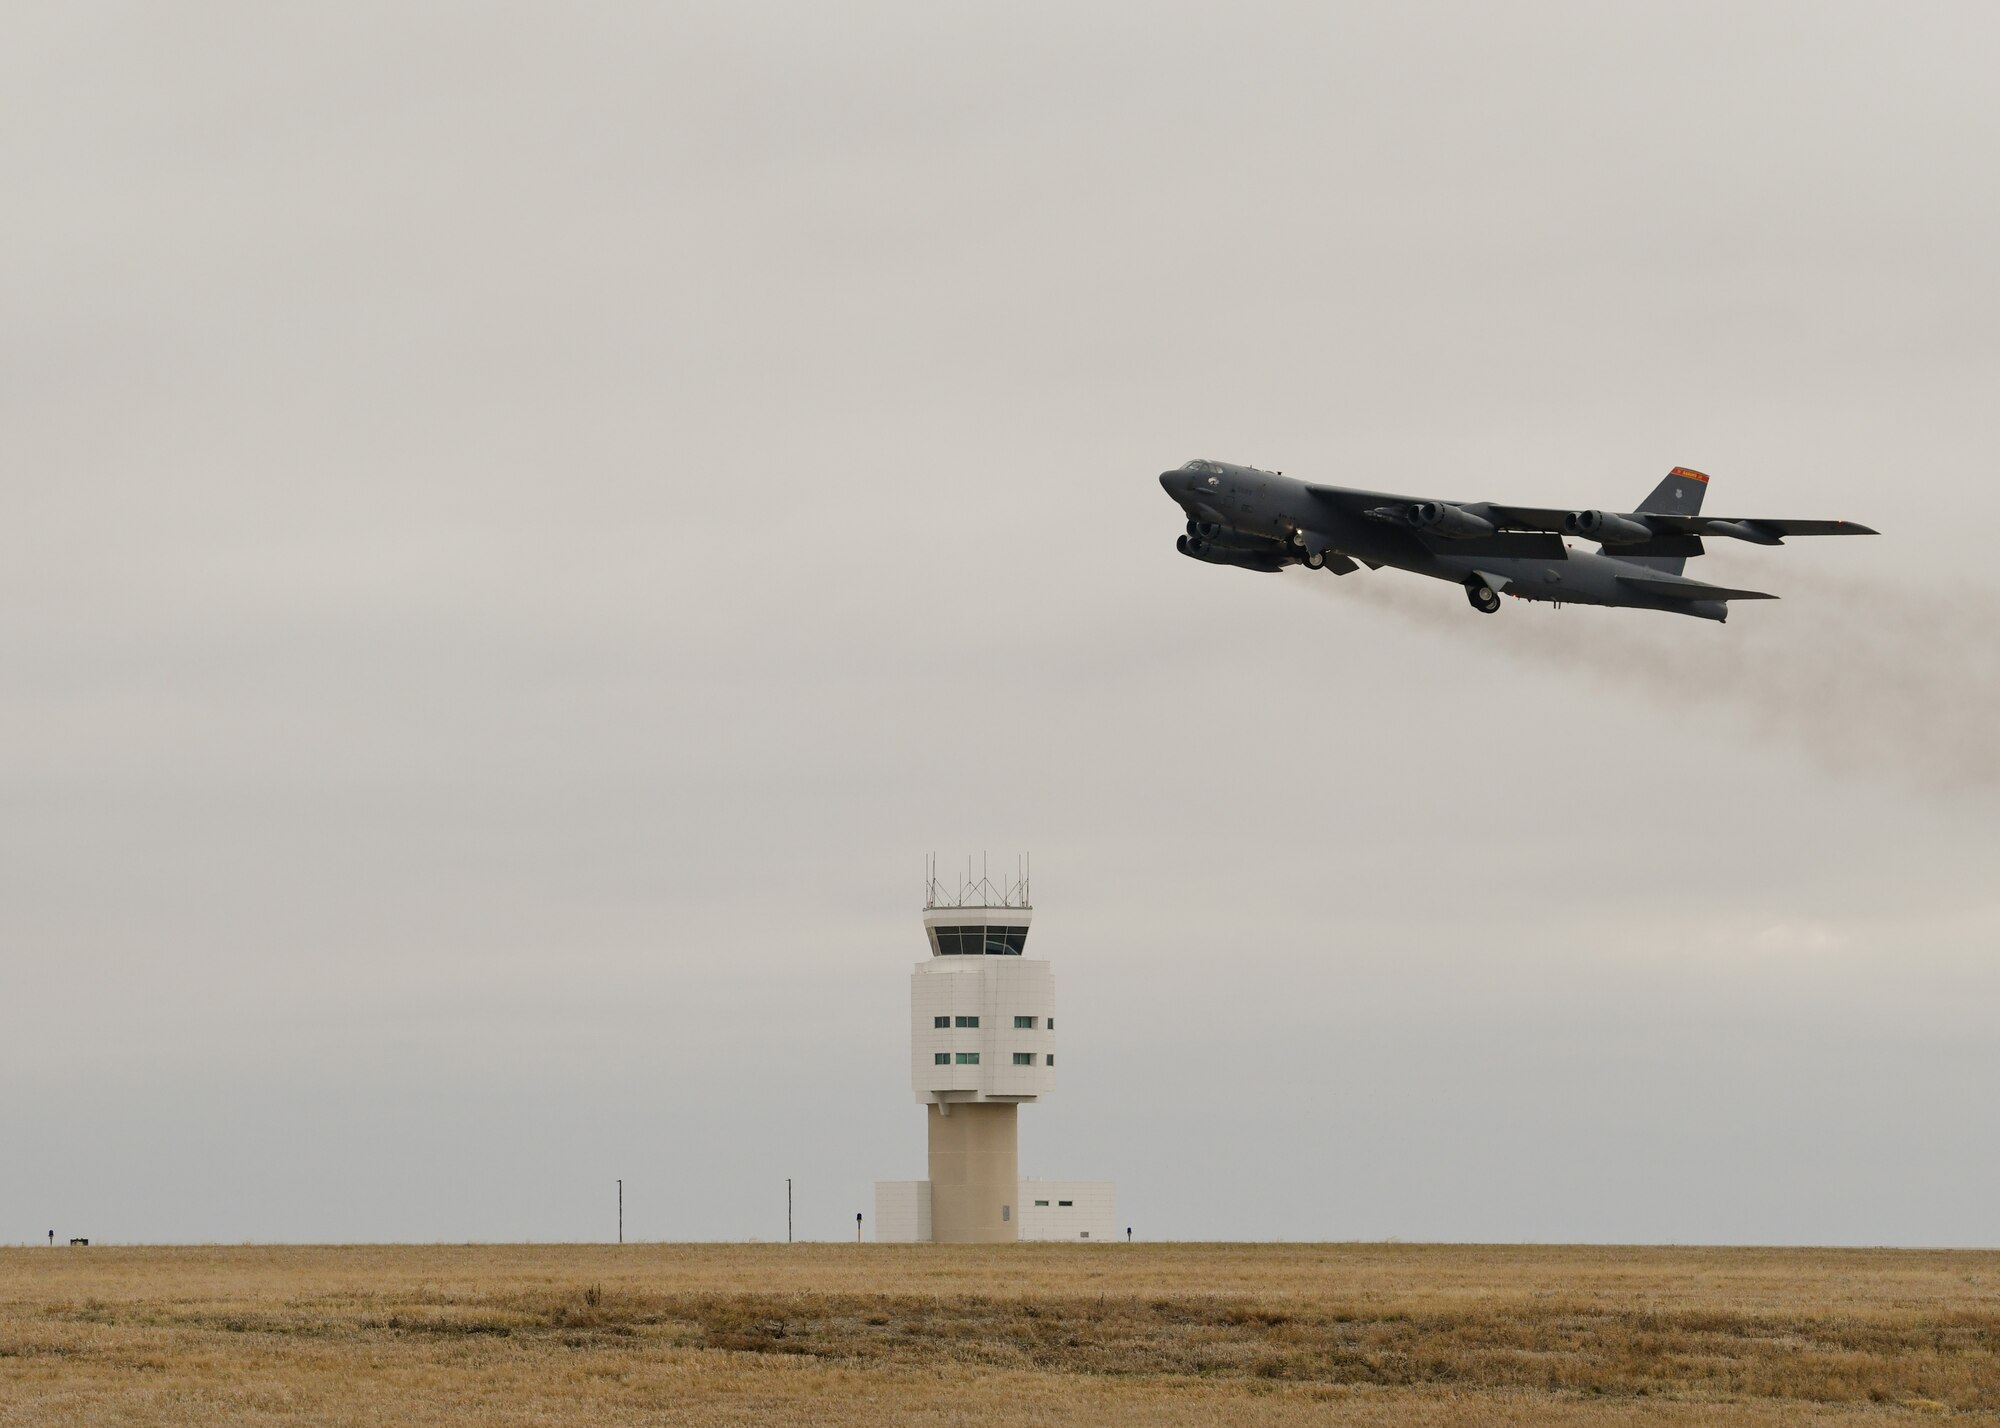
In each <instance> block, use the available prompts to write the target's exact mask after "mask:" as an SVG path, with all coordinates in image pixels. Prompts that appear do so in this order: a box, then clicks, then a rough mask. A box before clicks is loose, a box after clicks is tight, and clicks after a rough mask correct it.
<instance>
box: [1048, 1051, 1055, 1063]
mask: <svg viewBox="0 0 2000 1428" xmlns="http://www.w3.org/2000/svg"><path fill="white" fill-rule="evenodd" d="M1055 1064H1056V1054H1055V1052H1053V1051H1051V1052H1050V1053H1049V1065H1051V1066H1053V1065H1055Z"/></svg>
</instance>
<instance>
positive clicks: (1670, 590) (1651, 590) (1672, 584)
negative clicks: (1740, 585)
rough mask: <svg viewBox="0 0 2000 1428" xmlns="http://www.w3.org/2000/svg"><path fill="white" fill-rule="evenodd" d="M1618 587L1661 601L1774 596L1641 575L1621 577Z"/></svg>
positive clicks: (1699, 582)
mask: <svg viewBox="0 0 2000 1428" xmlns="http://www.w3.org/2000/svg"><path fill="white" fill-rule="evenodd" d="M1618 583H1619V584H1620V585H1627V586H1630V587H1631V588H1632V589H1634V590H1637V591H1638V592H1639V593H1640V594H1642V595H1655V596H1658V597H1659V598H1660V599H1662V600H1775V599H1777V598H1778V597H1777V596H1775V595H1767V594H1765V593H1764V592H1763V591H1762V590H1731V589H1729V588H1728V587H1727V586H1723V585H1704V584H1702V582H1701V581H1699V580H1654V579H1651V578H1649V577H1647V576H1643V575H1621V576H1619V577H1618Z"/></svg>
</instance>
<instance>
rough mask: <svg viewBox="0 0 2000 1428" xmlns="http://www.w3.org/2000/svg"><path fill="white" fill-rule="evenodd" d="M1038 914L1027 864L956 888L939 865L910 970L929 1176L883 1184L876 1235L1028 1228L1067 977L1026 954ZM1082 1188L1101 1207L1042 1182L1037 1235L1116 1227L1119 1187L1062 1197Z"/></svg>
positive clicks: (1079, 1234)
mask: <svg viewBox="0 0 2000 1428" xmlns="http://www.w3.org/2000/svg"><path fill="white" fill-rule="evenodd" d="M1033 920H1034V910H1033V908H1032V906H1031V904H1030V902H1029V895H1028V875H1027V870H1026V867H1025V865H1024V866H1023V867H1022V869H1021V871H1020V873H1019V875H1018V876H1017V877H1016V878H1015V879H1014V880H1013V881H1012V882H1005V881H1003V882H1001V883H999V884H995V883H994V882H992V881H991V880H990V879H988V878H986V877H984V876H981V877H980V878H979V879H978V880H977V881H974V880H973V879H971V878H970V877H969V876H968V878H967V879H966V881H965V882H964V883H963V884H962V885H961V886H960V889H959V891H958V892H957V893H956V894H948V893H946V892H945V891H944V889H943V887H942V886H941V885H940V884H939V882H938V880H937V876H936V870H935V868H933V869H932V873H931V876H930V878H929V880H928V886H927V889H926V896H925V899H924V935H925V938H926V940H927V941H928V942H929V944H930V948H929V950H930V956H929V957H927V958H926V959H925V960H924V961H922V962H919V963H918V964H917V965H916V967H915V969H914V970H913V971H912V972H911V973H910V1086H911V1089H912V1090H913V1091H915V1092H916V1097H917V1101H918V1103H919V1104H921V1105H922V1106H923V1107H924V1115H925V1121H926V1124H927V1126H928V1129H929V1137H930V1179H929V1180H927V1181H925V1180H904V1181H883V1182H880V1183H879V1184H878V1185H877V1186H876V1192H875V1200H876V1207H875V1229H876V1237H877V1238H878V1239H883V1240H933V1241H936V1242H937V1243H939V1244H989V1243H1004V1242H1008V1241H1012V1240H1017V1239H1020V1238H1022V1237H1023V1233H1022V1228H1023V1214H1022V1202H1021V1196H1022V1193H1023V1186H1022V1183H1021V1175H1020V1156H1019V1134H1020V1131H1019V1125H1020V1108H1021V1107H1022V1105H1024V1104H1028V1103H1031V1102H1033V1101H1036V1100H1038V1099H1040V1098H1041V1097H1042V1096H1043V1095H1045V1094H1047V1093H1048V1092H1050V1091H1053V1090H1054V1089H1055V1085H1056V1037H1055V1030H1056V984H1055V977H1054V975H1053V974H1052V973H1051V972H1050V970H1049V964H1048V963H1047V962H1044V961H1039V960H1034V959H1030V958H1029V957H1027V956H1026V955H1025V951H1026V947H1027V941H1028V929H1029V927H1030V925H1031V924H1032V922H1033ZM1052 1183H1053V1182H1052ZM1063 1188H1064V1189H1067V1188H1068V1187H1063ZM1079 1195H1081V1196H1082V1198H1081V1201H1080V1204H1081V1205H1082V1206H1087V1207H1089V1211H1088V1212H1086V1213H1084V1214H1079V1215H1077V1216H1072V1217H1068V1218H1065V1217H1063V1216H1060V1215H1057V1216H1051V1215H1049V1214H1048V1213H1047V1212H1048V1211H1049V1210H1051V1209H1054V1208H1055V1207H1054V1206H1052V1205H1050V1204H1049V1203H1048V1202H1049V1200H1050V1199H1052V1198H1054V1197H1053V1195H1052V1194H1051V1193H1044V1192H1043V1190H1038V1200H1039V1202H1040V1204H1039V1205H1038V1208H1039V1209H1040V1210H1041V1211H1042V1212H1043V1213H1041V1214H1038V1215H1036V1216H1034V1217H1033V1218H1032V1220H1031V1221H1030V1224H1029V1229H1028V1237H1030V1238H1036V1239H1043V1238H1048V1239H1053V1238H1065V1239H1067V1238H1083V1239H1088V1238H1091V1232H1092V1230H1093V1229H1095V1231H1096V1233H1097V1235H1098V1237H1099V1238H1110V1237H1111V1235H1112V1233H1113V1227H1112V1221H1113V1220H1114V1219H1115V1215H1116V1209H1115V1201H1114V1199H1113V1196H1112V1187H1111V1186H1110V1185H1108V1184H1096V1185H1093V1186H1091V1187H1089V1191H1088V1193H1087V1194H1086V1193H1083V1192H1079V1191H1071V1192H1070V1194H1069V1198H1066V1199H1061V1200H1060V1204H1061V1206H1062V1208H1063V1209H1071V1208H1072V1207H1073V1202H1077V1201H1078V1199H1079ZM1100 1207H1101V1209H1100ZM1070 1219H1074V1220H1075V1222H1076V1223H1075V1224H1074V1225H1072V1224H1071V1223H1070ZM1086 1219H1087V1220H1088V1223H1085V1220H1086ZM1100 1219H1101V1220H1103V1221H1104V1222H1105V1223H1104V1224H1102V1225H1099V1224H1097V1221H1098V1220H1100Z"/></svg>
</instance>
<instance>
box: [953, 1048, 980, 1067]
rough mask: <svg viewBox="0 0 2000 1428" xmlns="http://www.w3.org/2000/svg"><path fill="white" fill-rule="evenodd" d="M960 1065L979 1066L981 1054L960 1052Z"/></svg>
mask: <svg viewBox="0 0 2000 1428" xmlns="http://www.w3.org/2000/svg"><path fill="white" fill-rule="evenodd" d="M958 1064H959V1065H961V1066H977V1065H978V1064H979V1053H978V1052H977V1051H961V1052H959V1053H958Z"/></svg>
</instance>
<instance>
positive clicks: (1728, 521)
mask: <svg viewBox="0 0 2000 1428" xmlns="http://www.w3.org/2000/svg"><path fill="white" fill-rule="evenodd" d="M1640 519H1642V520H1643V521H1645V523H1646V524H1647V525H1649V526H1652V527H1653V528H1654V529H1655V530H1666V531H1672V532H1674V533H1675V534H1677V535H1737V534H1739V533H1741V532H1747V533H1748V537H1747V538H1749V539H1752V540H1754V539H1756V538H1757V537H1758V536H1764V537H1767V538H1769V537H1775V538H1776V539H1772V540H1769V542H1768V543H1770V544H1773V545H1775V544H1776V543H1777V541H1778V540H1782V539H1783V538H1784V537H1786V536H1820V535H1880V534H1881V532H1880V531H1878V530H1876V529H1875V528H1874V527H1872V526H1864V525H1862V524H1861V523H1860V522H1859V521H1799V520H1789V519H1774V518H1771V517H1768V516H1669V515H1655V514H1654V513H1653V512H1651V511H1644V512H1641V513H1640Z"/></svg>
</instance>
